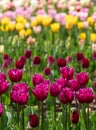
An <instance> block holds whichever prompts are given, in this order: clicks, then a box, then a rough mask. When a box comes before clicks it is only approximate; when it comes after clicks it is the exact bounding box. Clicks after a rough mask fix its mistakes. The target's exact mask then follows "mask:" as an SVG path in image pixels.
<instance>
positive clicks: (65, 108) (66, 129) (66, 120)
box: [65, 105, 68, 130]
mask: <svg viewBox="0 0 96 130" xmlns="http://www.w3.org/2000/svg"><path fill="white" fill-rule="evenodd" d="M65 110H66V124H65V126H66V130H67V118H68V117H67V105H66V106H65Z"/></svg>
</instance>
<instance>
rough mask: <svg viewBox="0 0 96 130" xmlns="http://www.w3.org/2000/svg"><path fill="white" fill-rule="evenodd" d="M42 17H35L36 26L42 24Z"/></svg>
mask: <svg viewBox="0 0 96 130" xmlns="http://www.w3.org/2000/svg"><path fill="white" fill-rule="evenodd" d="M42 20H43V17H42V16H41V15H37V16H36V21H37V23H38V24H40V23H42Z"/></svg>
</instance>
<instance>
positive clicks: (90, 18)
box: [87, 17, 94, 26]
mask: <svg viewBox="0 0 96 130" xmlns="http://www.w3.org/2000/svg"><path fill="white" fill-rule="evenodd" d="M87 22H88V23H89V25H91V26H92V25H93V24H94V19H93V18H92V17H88V18H87Z"/></svg>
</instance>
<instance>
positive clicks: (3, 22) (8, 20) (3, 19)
mask: <svg viewBox="0 0 96 130" xmlns="http://www.w3.org/2000/svg"><path fill="white" fill-rule="evenodd" d="M9 22H10V19H9V18H7V17H3V18H2V19H1V24H4V25H7V24H9Z"/></svg>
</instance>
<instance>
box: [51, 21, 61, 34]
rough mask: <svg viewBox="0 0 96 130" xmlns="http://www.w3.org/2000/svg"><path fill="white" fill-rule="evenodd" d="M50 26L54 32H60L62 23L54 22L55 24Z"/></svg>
mask: <svg viewBox="0 0 96 130" xmlns="http://www.w3.org/2000/svg"><path fill="white" fill-rule="evenodd" d="M50 27H51V31H52V32H58V31H59V29H60V24H59V23H53V24H51V25H50Z"/></svg>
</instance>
